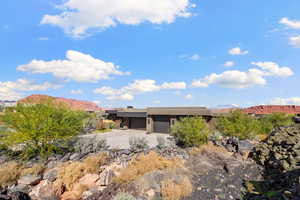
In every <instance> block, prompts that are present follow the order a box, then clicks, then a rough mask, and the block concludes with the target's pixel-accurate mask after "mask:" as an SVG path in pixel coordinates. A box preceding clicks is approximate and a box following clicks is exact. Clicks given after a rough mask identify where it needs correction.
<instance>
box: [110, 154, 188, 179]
mask: <svg viewBox="0 0 300 200" xmlns="http://www.w3.org/2000/svg"><path fill="white" fill-rule="evenodd" d="M178 167H182V161H181V160H180V159H177V158H172V159H167V158H164V157H162V156H160V155H158V154H157V153H156V152H150V153H149V154H146V155H145V154H142V155H140V156H138V157H135V158H133V159H132V160H131V161H130V162H129V165H128V166H127V168H125V169H123V170H121V172H120V176H119V177H117V178H116V179H115V181H116V182H117V183H130V182H131V181H134V180H135V179H136V178H138V177H141V176H143V175H144V174H146V173H148V172H152V171H156V170H163V169H169V168H171V169H172V168H173V169H174V168H178Z"/></svg>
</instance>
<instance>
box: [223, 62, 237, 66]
mask: <svg viewBox="0 0 300 200" xmlns="http://www.w3.org/2000/svg"><path fill="white" fill-rule="evenodd" d="M234 65H235V62H233V61H227V62H225V63H224V66H225V67H233V66H234Z"/></svg>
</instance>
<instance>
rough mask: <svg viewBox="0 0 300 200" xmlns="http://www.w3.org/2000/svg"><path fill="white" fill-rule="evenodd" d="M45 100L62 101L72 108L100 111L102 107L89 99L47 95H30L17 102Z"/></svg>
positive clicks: (39, 101)
mask: <svg viewBox="0 0 300 200" xmlns="http://www.w3.org/2000/svg"><path fill="white" fill-rule="evenodd" d="M47 100H53V101H55V102H58V103H64V104H66V105H67V106H69V107H70V108H71V109H73V110H82V111H93V112H95V111H101V110H102V109H101V108H100V107H98V106H97V104H95V103H93V102H89V101H80V100H75V99H67V98H62V97H51V96H47V95H38V94H35V95H31V96H28V97H26V98H24V99H21V100H20V101H18V103H42V102H44V101H47Z"/></svg>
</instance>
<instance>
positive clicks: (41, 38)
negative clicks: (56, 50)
mask: <svg viewBox="0 0 300 200" xmlns="http://www.w3.org/2000/svg"><path fill="white" fill-rule="evenodd" d="M38 40H43V41H45V40H49V38H48V37H39V38H38Z"/></svg>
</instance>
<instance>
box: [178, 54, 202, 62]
mask: <svg viewBox="0 0 300 200" xmlns="http://www.w3.org/2000/svg"><path fill="white" fill-rule="evenodd" d="M179 58H181V59H188V60H192V61H197V60H200V58H201V56H200V55H199V54H193V55H188V54H182V55H180V56H179Z"/></svg>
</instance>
